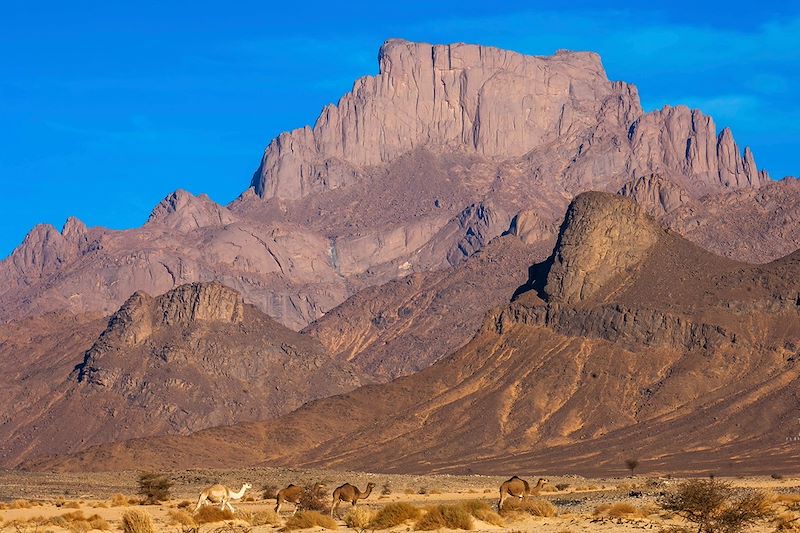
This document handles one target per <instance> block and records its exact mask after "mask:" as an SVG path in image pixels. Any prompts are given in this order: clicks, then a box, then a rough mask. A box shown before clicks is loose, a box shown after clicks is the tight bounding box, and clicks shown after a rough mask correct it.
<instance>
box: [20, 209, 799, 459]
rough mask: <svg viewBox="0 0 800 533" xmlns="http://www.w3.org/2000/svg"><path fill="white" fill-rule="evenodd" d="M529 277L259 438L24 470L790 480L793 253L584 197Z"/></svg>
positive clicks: (243, 431) (105, 449) (121, 449)
mask: <svg viewBox="0 0 800 533" xmlns="http://www.w3.org/2000/svg"><path fill="white" fill-rule="evenodd" d="M631 236H634V237H635V238H632V237H631ZM632 239H633V240H632ZM632 242H636V243H639V244H638V245H637V246H632V245H631V243H632ZM531 272H532V273H533V274H532V279H530V280H529V282H528V283H527V284H526V286H525V287H526V288H523V289H522V290H521V291H520V294H519V295H518V297H517V298H516V300H515V301H514V302H513V303H511V304H510V305H507V306H505V307H502V308H499V309H498V310H497V311H496V312H494V313H492V314H491V315H489V316H488V317H487V319H486V321H485V323H484V325H483V327H482V329H481V330H480V332H479V333H478V334H477V335H475V337H474V338H473V339H472V340H471V341H470V342H469V343H468V344H466V345H465V346H464V347H463V348H461V349H459V350H458V351H456V352H455V353H453V354H452V355H450V356H448V357H446V358H444V359H442V360H440V361H439V362H438V363H436V364H434V365H433V366H432V367H430V368H428V369H426V370H423V371H422V372H419V373H418V374H415V375H413V376H408V377H404V378H400V379H397V380H395V381H393V382H391V383H389V384H386V385H371V386H367V387H361V388H359V389H356V390H354V391H352V392H350V393H347V394H345V395H339V396H334V397H331V398H326V399H322V400H318V401H315V402H311V403H309V404H307V405H305V406H303V407H301V408H300V409H298V410H296V411H294V412H292V413H290V414H288V415H285V416H283V417H281V418H279V419H277V420H275V421H273V422H269V423H263V424H261V423H256V424H248V425H240V426H233V427H220V428H214V429H210V430H205V431H201V432H198V433H196V434H193V435H189V436H185V437H177V436H176V437H167V438H159V439H148V440H146V441H144V440H136V441H127V442H122V443H116V444H113V445H109V446H101V447H94V448H91V449H89V450H87V451H85V452H82V453H79V454H75V455H73V456H70V457H66V458H51V459H42V460H39V461H32V462H29V463H27V465H28V466H29V467H32V468H56V469H115V468H125V467H129V466H131V465H134V464H138V465H144V464H146V465H152V466H167V464H169V465H171V466H180V467H190V466H199V465H201V464H202V465H204V466H206V467H208V466H220V467H222V466H233V465H235V464H236V465H239V466H241V465H242V464H255V463H268V464H282V465H289V464H291V465H307V466H321V465H325V466H332V467H337V468H353V469H366V470H374V469H376V468H377V469H379V470H385V471H395V472H431V471H448V472H467V471H474V472H488V471H496V470H498V469H503V470H517V469H521V468H526V469H528V470H530V469H531V468H540V469H544V470H547V471H553V472H575V471H579V472H599V471H603V472H609V471H619V470H621V468H623V466H622V461H623V459H624V458H628V456H636V457H637V458H639V459H640V460H641V462H642V465H643V467H644V468H650V469H658V470H661V471H672V472H707V471H708V470H714V471H721V470H725V469H727V471H731V472H735V471H741V472H744V471H750V472H754V471H760V472H763V471H764V470H765V469H766V468H769V469H770V471H782V472H789V471H791V472H795V471H797V470H798V464H800V463H798V461H797V457H798V454H797V451H796V448H793V447H792V445H791V441H790V440H787V439H790V438H791V437H792V436H793V435H795V433H796V432H797V428H795V427H794V426H792V425H791V422H794V421H795V418H796V417H795V413H796V412H797V409H798V407H800V400H798V397H797V385H798V384H799V383H800V382H798V377H799V376H798V374H800V370H798V366H797V362H798V360H800V300H798V298H799V297H800V285H798V283H799V282H798V280H800V253H794V254H792V255H790V256H787V257H785V258H783V259H780V260H777V261H774V262H772V263H769V264H766V265H747V264H742V263H736V262H733V261H730V260H727V259H723V258H719V257H716V256H713V255H712V254H709V253H707V252H704V251H702V250H701V249H699V248H697V247H696V246H695V245H693V244H691V243H689V242H687V241H685V240H683V239H682V238H680V237H679V236H677V235H675V234H673V233H671V232H668V231H665V230H663V229H661V228H660V227H659V226H658V225H657V224H656V223H655V222H654V221H653V219H651V218H650V217H649V216H648V215H646V214H644V213H643V212H642V210H641V209H639V208H637V207H635V206H634V204H632V203H630V201H628V200H625V199H623V198H620V197H617V196H612V195H608V194H601V193H590V194H585V195H580V196H579V197H578V198H576V200H575V201H573V203H572V204H571V206H570V209H569V211H568V216H567V218H566V221H565V224H564V225H563V227H562V230H561V234H560V237H559V242H558V244H557V246H556V248H555V250H554V252H553V255H552V257H551V259H550V260H549V261H547V262H545V263H543V264H541V265H539V266H538V267H536V268H532V269H531ZM682 275H683V279H681V276H682ZM526 289H527V290H526ZM342 442H346V443H347V446H342V445H341V443H342ZM222 443H225V444H226V447H225V449H226V450H227V453H225V454H215V453H214V452H213V451H212V450H218V449H220V447H221V444H222ZM167 458H168V459H167Z"/></svg>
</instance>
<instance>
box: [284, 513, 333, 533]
mask: <svg viewBox="0 0 800 533" xmlns="http://www.w3.org/2000/svg"><path fill="white" fill-rule="evenodd" d="M311 527H324V528H325V529H336V522H335V521H334V520H333V518H331V517H329V516H325V515H323V514H321V513H318V512H317V511H300V512H299V513H297V514H296V515H294V516H291V517H289V519H288V520H287V521H286V525H285V526H284V529H285V530H286V531H292V530H294V529H308V528H311Z"/></svg>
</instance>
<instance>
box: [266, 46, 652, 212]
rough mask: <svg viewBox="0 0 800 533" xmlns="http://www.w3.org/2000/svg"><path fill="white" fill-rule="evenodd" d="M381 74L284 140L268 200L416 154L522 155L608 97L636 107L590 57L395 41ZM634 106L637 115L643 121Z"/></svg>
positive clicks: (270, 159)
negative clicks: (421, 150) (420, 149)
mask: <svg viewBox="0 0 800 533" xmlns="http://www.w3.org/2000/svg"><path fill="white" fill-rule="evenodd" d="M379 65H380V73H379V74H378V75H377V76H366V77H363V78H361V79H359V80H357V81H356V83H355V85H354V87H353V90H352V91H351V92H350V93H348V94H346V95H344V96H343V97H342V98H341V100H340V101H339V104H338V105H336V106H334V105H329V106H327V107H325V109H323V111H322V113H321V114H320V116H319V118H318V119H317V122H316V124H315V125H314V127H313V129H312V128H309V127H305V128H302V129H298V130H294V131H292V132H289V133H283V134H281V135H280V136H279V137H278V138H277V139H275V140H274V141H273V142H272V143H271V144H270V146H269V147H268V148H267V150H266V152H265V154H264V158H263V160H262V163H261V167H260V169H259V171H258V172H257V173H256V175H255V176H254V178H253V182H252V184H253V186H254V187H255V189H256V191H257V192H258V194H260V195H261V196H263V197H265V198H270V197H279V198H288V199H292V198H300V197H303V196H305V195H307V194H310V193H311V192H313V191H315V190H320V189H325V188H336V187H340V186H343V185H346V184H348V183H350V182H352V181H353V180H354V179H355V178H356V177H357V176H359V175H360V174H361V173H362V171H363V170H364V169H365V168H366V167H370V166H373V165H378V164H385V163H389V162H391V161H393V160H395V159H396V158H397V157H399V156H400V155H402V154H404V153H406V152H408V151H409V150H411V149H413V148H414V147H417V146H432V147H436V146H440V147H441V146H444V147H449V148H457V149H462V150H467V151H470V152H474V153H477V154H480V155H482V156H489V157H495V156H499V157H519V156H522V155H524V154H525V153H527V152H528V151H530V150H531V149H532V148H534V147H536V146H539V145H541V144H543V143H545V142H548V141H551V140H554V139H555V138H556V137H557V136H559V135H561V134H564V133H567V132H569V131H571V130H573V129H576V128H581V127H582V126H583V123H586V122H592V121H594V120H595V115H596V113H597V112H598V110H599V107H600V106H601V105H602V102H603V101H604V99H606V98H607V97H609V96H611V95H614V94H619V95H620V96H621V97H622V98H626V99H630V98H631V96H632V95H633V91H632V89H631V88H630V87H629V86H627V85H626V84H619V83H611V82H609V81H608V80H607V78H606V76H605V72H604V71H603V68H602V66H601V64H600V60H599V57H598V56H597V55H596V54H590V53H565V52H562V53H559V54H556V55H554V56H551V57H535V56H525V55H522V54H518V53H516V52H509V51H505V50H500V49H497V48H490V47H484V46H479V45H468V44H452V45H430V44H425V43H413V42H408V41H402V40H390V41H387V42H386V43H385V44H384V45H383V46H382V47H381V51H380V54H379ZM634 100H636V103H635V106H634V108H635V109H634V110H633V115H632V117H631V120H632V118H635V116H638V115H639V114H640V113H641V109H640V108H639V106H638V98H635V97H634Z"/></svg>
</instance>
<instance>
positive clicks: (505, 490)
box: [497, 476, 547, 511]
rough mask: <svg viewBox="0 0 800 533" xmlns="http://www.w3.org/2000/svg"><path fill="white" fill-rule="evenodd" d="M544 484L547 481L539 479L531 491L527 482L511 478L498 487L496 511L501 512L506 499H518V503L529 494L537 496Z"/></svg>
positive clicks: (515, 477)
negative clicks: (498, 494)
mask: <svg viewBox="0 0 800 533" xmlns="http://www.w3.org/2000/svg"><path fill="white" fill-rule="evenodd" d="M546 483H547V480H546V479H544V478H541V477H540V478H539V481H537V482H536V486H535V487H533V489H532V490H531V486H530V484H528V482H527V481H525V480H524V479H520V478H518V477H517V476H514V477H512V478H511V479H509V480H508V481H505V482H504V483H503V484H502V485H500V501H499V502H498V503H497V510H498V511H502V510H503V502H504V501H505V500H506V498H508V497H514V498H519V499H520V501H522V499H523V498H525V497H527V496H529V495H530V494H531V493H535V494H538V493H539V490H540V489H541V488H542V487H543V486H544V485H545V484H546Z"/></svg>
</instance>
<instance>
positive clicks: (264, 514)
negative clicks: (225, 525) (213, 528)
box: [234, 509, 281, 526]
mask: <svg viewBox="0 0 800 533" xmlns="http://www.w3.org/2000/svg"><path fill="white" fill-rule="evenodd" d="M234 518H238V519H240V520H244V521H245V522H247V523H248V524H250V525H251V526H267V525H270V526H279V525H280V524H281V519H280V517H278V514H277V513H276V512H275V511H273V510H272V509H264V510H263V511H255V512H250V511H243V510H238V511H236V513H235V514H234Z"/></svg>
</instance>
